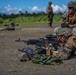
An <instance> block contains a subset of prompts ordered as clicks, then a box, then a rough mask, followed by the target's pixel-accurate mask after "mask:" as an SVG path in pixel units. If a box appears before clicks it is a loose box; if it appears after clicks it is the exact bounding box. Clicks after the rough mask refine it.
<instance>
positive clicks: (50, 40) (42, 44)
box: [15, 34, 59, 50]
mask: <svg viewBox="0 0 76 75" xmlns="http://www.w3.org/2000/svg"><path fill="white" fill-rule="evenodd" d="M46 40H48V45H49V44H52V46H53V47H54V48H55V49H56V50H57V48H58V43H59V40H58V39H57V37H56V36H54V35H51V34H50V35H46V36H45V38H39V39H28V40H21V39H20V38H19V39H18V40H15V41H16V42H24V43H26V44H27V45H36V46H38V47H45V44H46V42H45V41H46Z"/></svg>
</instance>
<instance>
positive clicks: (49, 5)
mask: <svg viewBox="0 0 76 75" xmlns="http://www.w3.org/2000/svg"><path fill="white" fill-rule="evenodd" d="M51 5H52V2H51V1H50V2H48V6H47V8H46V12H47V16H48V25H49V26H50V27H52V22H53V16H54V14H53V9H52V6H51Z"/></svg>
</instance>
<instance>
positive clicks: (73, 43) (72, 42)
mask: <svg viewBox="0 0 76 75" xmlns="http://www.w3.org/2000/svg"><path fill="white" fill-rule="evenodd" d="M61 32H62V31H61ZM65 33H66V32H65V30H64V36H65ZM60 35H61V34H60ZM58 52H59V57H60V58H62V59H64V60H66V59H69V58H71V56H74V55H75V52H76V28H75V29H73V31H72V36H70V37H69V38H68V39H67V40H66V43H65V44H64V46H63V47H61V48H59V50H58Z"/></svg>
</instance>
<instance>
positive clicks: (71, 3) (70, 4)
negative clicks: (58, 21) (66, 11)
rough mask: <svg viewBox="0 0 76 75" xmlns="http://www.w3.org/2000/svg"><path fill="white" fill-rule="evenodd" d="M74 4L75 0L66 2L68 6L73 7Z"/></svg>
mask: <svg viewBox="0 0 76 75" xmlns="http://www.w3.org/2000/svg"><path fill="white" fill-rule="evenodd" d="M75 4H76V2H75V1H70V2H69V3H68V5H67V6H68V7H73V8H76V7H75Z"/></svg>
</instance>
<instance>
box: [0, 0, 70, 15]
mask: <svg viewBox="0 0 76 75" xmlns="http://www.w3.org/2000/svg"><path fill="white" fill-rule="evenodd" d="M49 1H52V3H53V4H52V7H53V11H54V12H55V13H56V12H58V11H61V12H64V11H67V3H68V2H69V1H71V0H0V13H8V14H11V13H18V12H19V11H22V12H25V11H28V12H39V11H44V12H46V7H47V4H48V2H49Z"/></svg>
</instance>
